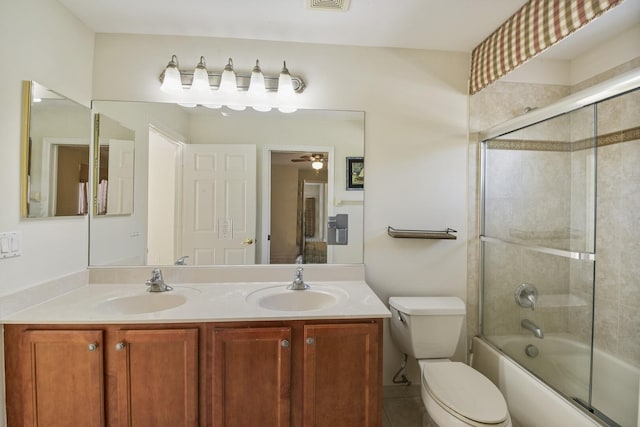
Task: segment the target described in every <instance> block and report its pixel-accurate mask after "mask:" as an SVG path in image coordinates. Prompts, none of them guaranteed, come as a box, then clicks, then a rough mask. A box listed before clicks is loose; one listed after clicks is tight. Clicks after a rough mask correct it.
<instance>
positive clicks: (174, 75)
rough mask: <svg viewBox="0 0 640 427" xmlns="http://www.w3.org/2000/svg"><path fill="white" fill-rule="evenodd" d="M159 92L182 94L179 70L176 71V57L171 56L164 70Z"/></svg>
mask: <svg viewBox="0 0 640 427" xmlns="http://www.w3.org/2000/svg"><path fill="white" fill-rule="evenodd" d="M160 90H162V91H163V92H166V93H171V94H177V93H182V79H181V78H180V70H179V69H178V57H177V56H175V55H172V56H171V61H169V63H168V64H167V67H166V68H165V69H164V77H163V78H162V86H160Z"/></svg>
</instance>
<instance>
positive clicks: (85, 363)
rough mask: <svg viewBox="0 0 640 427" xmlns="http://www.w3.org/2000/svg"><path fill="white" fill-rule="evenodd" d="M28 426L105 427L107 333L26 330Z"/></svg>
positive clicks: (25, 399) (26, 424)
mask: <svg viewBox="0 0 640 427" xmlns="http://www.w3.org/2000/svg"><path fill="white" fill-rule="evenodd" d="M24 334H25V335H24V339H25V344H26V348H27V349H28V355H25V356H27V357H29V362H28V363H27V364H26V365H27V366H28V369H29V371H30V372H29V373H28V374H27V377H26V381H25V382H24V389H23V390H24V393H25V394H24V398H23V402H24V405H25V406H24V419H23V421H24V422H23V424H21V425H24V426H47V427H73V426H77V425H79V424H81V425H83V426H88V427H98V426H104V387H103V377H104V376H103V366H104V365H103V349H102V343H103V333H102V331H53V330H43V331H25V332H24Z"/></svg>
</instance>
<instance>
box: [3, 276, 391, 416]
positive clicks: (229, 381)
mask: <svg viewBox="0 0 640 427" xmlns="http://www.w3.org/2000/svg"><path fill="white" fill-rule="evenodd" d="M286 286H287V283H285V282H282V283H277V282H269V283H254V282H252V283H215V284H198V283H196V284H188V285H177V286H175V293H174V291H171V292H163V293H161V294H158V295H154V294H153V293H148V292H145V289H144V285H133V284H127V285H121V284H109V285H106V284H89V285H86V286H83V287H80V288H78V289H75V290H73V291H71V292H69V293H66V294H64V295H61V296H59V297H56V298H53V299H51V300H48V301H46V302H44V303H42V304H39V305H37V306H34V307H30V308H27V309H26V310H23V311H20V312H18V313H15V314H14V315H12V316H10V318H8V319H5V325H4V329H5V364H6V385H7V420H8V425H11V426H32V425H46V426H48V427H55V426H58V425H80V424H78V422H80V421H79V420H82V421H81V425H83V426H151V425H153V426H239V427H240V426H242V427H246V426H331V427H339V426H345V427H346V426H349V427H352V426H363V427H371V426H379V425H380V424H381V402H382V395H381V394H382V392H381V388H382V379H381V371H382V319H383V318H384V317H389V312H388V310H387V309H386V307H385V306H384V305H383V304H382V303H381V302H380V300H379V299H378V298H377V297H376V296H375V294H373V292H372V291H371V289H370V288H369V287H368V286H367V285H366V283H364V281H345V282H321V283H316V284H312V287H311V289H310V290H309V291H311V293H308V294H304V293H305V292H309V291H288V290H286ZM314 293H316V294H317V295H314ZM292 298H293V299H292ZM282 301H286V302H285V303H284V304H289V305H288V306H284V305H279V304H282ZM310 301H311V302H310ZM167 307H169V308H167Z"/></svg>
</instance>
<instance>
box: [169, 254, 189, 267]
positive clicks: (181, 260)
mask: <svg viewBox="0 0 640 427" xmlns="http://www.w3.org/2000/svg"><path fill="white" fill-rule="evenodd" d="M187 258H189V255H185V256H181V257H180V258H178V259H177V260H176V262H174V263H173V265H187V261H186V259H187Z"/></svg>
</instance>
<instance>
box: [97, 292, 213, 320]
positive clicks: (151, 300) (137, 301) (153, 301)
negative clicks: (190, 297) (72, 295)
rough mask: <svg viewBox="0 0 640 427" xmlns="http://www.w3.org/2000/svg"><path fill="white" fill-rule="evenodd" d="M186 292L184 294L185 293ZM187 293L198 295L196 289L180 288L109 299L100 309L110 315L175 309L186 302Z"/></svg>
mask: <svg viewBox="0 0 640 427" xmlns="http://www.w3.org/2000/svg"><path fill="white" fill-rule="evenodd" d="M185 291H186V292H185ZM188 292H194V293H200V291H198V290H196V289H189V288H180V289H179V290H175V289H174V290H173V291H168V292H144V293H140V294H136V295H128V296H123V297H117V298H112V299H109V300H107V301H105V302H103V303H102V304H100V308H101V309H102V310H105V311H108V312H110V313H120V314H144V313H154V312H156V311H163V310H169V309H172V308H176V307H179V306H181V305H182V304H184V303H185V302H187V296H186V295H185V294H186V293H188Z"/></svg>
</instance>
